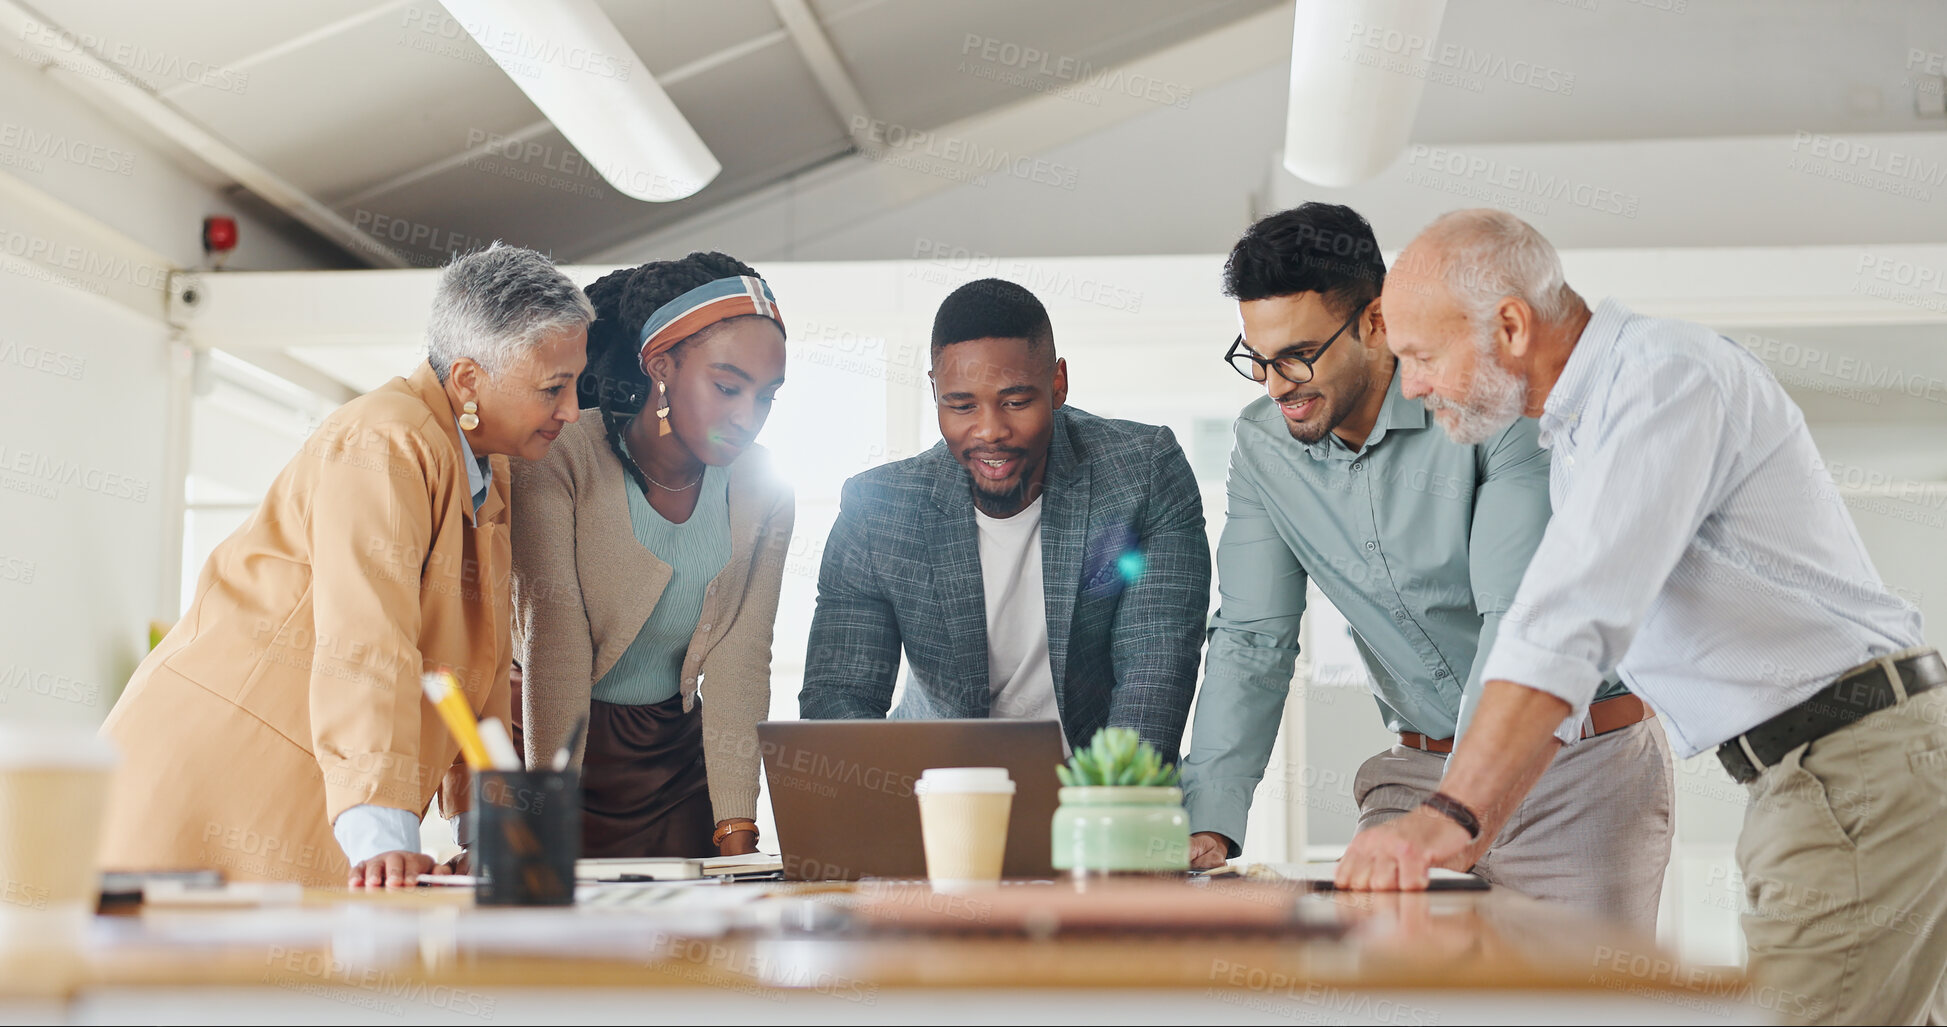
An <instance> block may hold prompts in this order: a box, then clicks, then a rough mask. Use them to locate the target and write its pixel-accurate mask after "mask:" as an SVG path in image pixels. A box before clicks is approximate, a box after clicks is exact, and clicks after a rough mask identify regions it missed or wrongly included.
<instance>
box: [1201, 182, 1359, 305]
mask: <svg viewBox="0 0 1947 1027" xmlns="http://www.w3.org/2000/svg"><path fill="white" fill-rule="evenodd" d="M1385 284H1386V261H1385V259H1384V258H1382V257H1381V256H1380V255H1379V241H1378V240H1377V239H1375V238H1374V237H1373V234H1372V226H1371V225H1370V224H1367V223H1366V219H1365V218H1363V217H1361V216H1359V212H1358V211H1356V210H1353V209H1352V208H1351V207H1345V206H1341V205H1339V204H1336V203H1306V204H1303V205H1301V206H1297V207H1293V208H1292V209H1290V210H1283V211H1279V212H1278V213H1276V214H1272V215H1270V216H1269V217H1266V218H1264V219H1262V220H1260V221H1259V222H1258V223H1257V224H1254V225H1252V226H1251V228H1250V231H1248V232H1245V233H1244V237H1243V238H1242V239H1239V240H1237V245H1236V246H1234V247H1232V248H1231V251H1230V259H1228V260H1226V261H1224V295H1226V296H1229V297H1231V298H1232V299H1237V300H1243V301H1247V302H1248V301H1250V300H1261V299H1268V298H1270V297H1273V296H1292V295H1296V294H1298V293H1301V292H1315V293H1318V294H1320V295H1321V296H1322V297H1323V298H1324V300H1325V303H1326V306H1327V308H1328V309H1330V310H1332V311H1333V312H1334V313H1336V314H1338V315H1340V316H1341V317H1343V316H1345V315H1348V314H1350V313H1351V312H1352V311H1354V310H1358V309H1362V308H1364V307H1365V306H1367V305H1368V304H1370V303H1371V302H1372V301H1373V300H1375V299H1378V298H1379V290H1380V287H1381V286H1384V285H1385ZM1352 336H1353V338H1358V337H1359V326H1358V325H1357V324H1356V323H1355V324H1354V325H1353V326H1352Z"/></svg>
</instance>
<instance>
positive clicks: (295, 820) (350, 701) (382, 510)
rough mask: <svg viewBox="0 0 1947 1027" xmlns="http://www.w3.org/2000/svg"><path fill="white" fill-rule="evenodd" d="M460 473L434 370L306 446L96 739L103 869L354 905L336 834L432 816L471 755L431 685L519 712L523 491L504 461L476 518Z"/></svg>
mask: <svg viewBox="0 0 1947 1027" xmlns="http://www.w3.org/2000/svg"><path fill="white" fill-rule="evenodd" d="M462 459H463V458H462V457H461V455H460V439H459V430H458V428H456V427H455V425H454V423H453V410H452V407H451V405H450V404H448V402H447V399H446V392H445V390H444V389H442V388H441V387H440V384H439V382H438V381H437V380H436V379H435V378H434V376H433V371H432V368H431V367H430V366H428V365H426V364H423V363H422V364H421V365H420V366H419V369H418V370H416V371H414V372H413V374H412V376H411V377H410V378H395V379H393V380H392V381H391V382H389V383H387V384H386V385H383V386H380V387H379V388H378V389H375V390H373V391H372V392H370V393H367V394H365V395H363V396H360V397H358V398H357V399H354V400H352V401H351V402H349V403H347V404H345V405H344V406H342V407H340V408H339V409H338V410H337V411H336V412H334V413H333V414H332V415H331V416H330V417H329V418H328V419H327V420H326V421H325V422H324V424H323V425H322V426H320V427H319V428H318V430H317V432H316V433H314V434H313V435H312V436H311V438H310V439H308V440H307V441H306V442H305V444H304V447H303V449H302V451H300V452H299V453H298V455H297V456H296V457H295V458H294V459H292V461H291V462H290V464H289V465H287V466H286V467H285V468H284V470H283V471H282V472H281V473H280V474H278V476H277V479H276V480H275V481H274V482H272V484H271V487H270V491H269V494H267V495H266V496H265V497H264V501H263V504H262V505H261V506H259V507H258V508H257V511H256V513H254V514H252V515H251V517H250V519H249V520H248V521H246V522H245V523H244V525H243V526H242V527H240V528H238V529H237V531H236V532H235V533H234V534H232V535H231V536H230V537H229V538H227V539H225V540H224V541H223V542H222V544H220V545H218V546H217V547H216V550H215V551H214V552H212V553H211V554H210V559H209V562H208V563H207V564H205V565H204V567H203V572H202V575H201V576H200V577H199V578H198V580H197V583H196V598H195V600H194V601H193V602H192V603H191V604H190V607H189V611H188V612H187V613H185V614H184V615H183V618H182V620H181V621H179V622H178V623H177V624H176V626H175V628H173V629H172V630H171V631H170V632H169V634H168V636H167V637H165V638H164V639H163V640H162V643H161V644H160V645H158V646H157V647H156V649H155V651H154V652H152V653H150V654H149V656H148V658H147V659H145V660H143V661H142V665H141V666H140V667H138V668H137V669H136V671H135V676H134V677H133V678H132V679H131V680H130V681H129V684H128V688H127V690H126V691H124V692H123V693H122V696H121V699H120V700H119V701H117V702H116V704H115V708H114V710H113V711H111V712H110V713H109V715H108V720H107V722H106V723H105V724H104V725H103V727H102V732H103V734H105V735H106V736H107V737H108V738H109V739H110V740H112V741H113V742H114V743H115V744H116V746H117V747H119V748H120V749H121V752H122V759H123V763H122V767H121V770H120V771H119V772H118V773H117V775H116V780H115V785H114V788H113V791H112V793H111V797H110V801H109V808H108V821H107V825H106V829H105V833H104V837H103V845H102V860H103V865H104V866H105V867H107V868H110V869H162V868H185V867H214V868H218V869H221V870H223V871H225V872H227V873H228V874H229V875H230V876H231V877H232V878H235V879H241V880H264V879H280V880H299V881H305V882H308V883H314V884H321V885H328V886H340V885H342V884H343V883H344V881H345V877H346V874H347V872H348V870H349V868H348V866H347V865H346V861H345V855H344V853H343V852H342V851H341V850H340V849H339V848H338V845H337V842H336V841H335V840H334V839H333V837H332V834H331V823H332V821H333V820H334V819H336V818H337V816H338V814H340V813H342V812H343V811H345V810H346V809H348V808H350V807H352V806H356V805H359V804H362V803H371V804H375V805H379V806H389V807H392V808H395V809H403V810H409V811H411V812H413V813H414V814H419V815H423V814H424V813H425V811H426V809H427V806H428V804H429V802H430V801H431V799H432V797H433V794H434V792H435V790H437V789H438V788H439V786H440V784H441V780H442V778H443V777H444V775H445V774H446V773H447V771H448V769H449V768H451V767H453V766H454V765H455V762H456V758H457V756H458V752H459V747H458V744H457V743H456V742H454V740H453V739H452V737H451V736H450V735H448V734H447V731H446V728H445V726H444V724H443V723H442V722H441V721H440V719H439V716H438V714H437V713H435V712H434V711H433V709H432V707H431V706H430V705H429V704H428V703H427V702H426V700H425V698H424V696H423V694H422V693H421V691H420V685H419V677H420V674H421V672H422V670H423V669H426V668H429V667H432V666H434V665H445V666H448V667H451V668H452V669H453V670H454V672H455V673H456V674H457V675H458V676H459V679H460V682H461V684H462V686H463V688H464V689H465V692H466V696H467V700H468V702H469V703H471V704H472V706H473V708H474V710H475V711H477V712H478V713H480V714H481V715H483V716H496V717H500V718H502V719H503V720H504V719H506V717H507V713H508V698H507V695H508V692H507V668H508V659H509V656H508V654H509V648H510V647H509V639H508V624H509V619H510V616H511V608H510V605H509V594H508V584H507V574H508V566H509V556H508V544H509V543H508V537H507V513H508V502H507V498H508V490H509V484H510V483H509V477H510V476H509V474H508V471H507V461H506V458H505V457H499V456H496V457H492V458H490V459H491V465H490V466H492V468H493V485H492V487H491V489H490V490H489V494H488V496H487V499H486V502H485V503H484V504H483V505H482V506H481V507H480V512H479V516H478V518H477V520H476V518H475V515H474V511H473V501H472V497H471V495H470V493H469V490H468V486H467V474H466V468H465V467H463V466H462ZM463 778H464V775H463V774H460V775H456V776H455V784H456V786H457V785H458V783H459V782H460V781H461V780H463ZM452 797H453V796H452V794H451V793H449V802H448V803H447V805H449V806H451V805H453V803H452V802H451V801H450V800H451V799H452Z"/></svg>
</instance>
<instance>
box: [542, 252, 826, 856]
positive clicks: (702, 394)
mask: <svg viewBox="0 0 1947 1027" xmlns="http://www.w3.org/2000/svg"><path fill="white" fill-rule="evenodd" d="M588 297H589V299H590V300H591V301H592V302H593V303H594V304H595V311H596V315H597V318H596V321H595V323H594V324H593V325H591V326H590V327H589V341H588V373H587V375H586V376H584V378H583V379H582V397H583V405H584V406H594V407H598V408H599V409H600V412H601V416H600V417H588V418H583V419H582V420H581V421H580V423H578V424H574V425H570V426H569V427H568V428H567V430H565V431H563V432H562V434H561V438H560V440H559V441H558V442H557V443H556V444H555V446H554V448H553V449H552V450H551V451H550V452H549V453H548V456H547V458H546V459H544V460H537V461H533V462H530V463H522V464H519V465H517V466H516V467H515V468H514V472H513V475H514V496H513V504H514V510H515V513H514V528H513V548H514V557H513V559H514V635H515V641H514V652H515V655H516V657H517V658H518V659H519V662H520V664H521V668H522V685H521V697H520V701H519V703H518V704H517V710H516V713H517V716H518V717H519V719H520V720H521V727H522V734H523V738H522V745H523V748H524V749H525V750H526V757H527V762H528V765H529V766H545V765H547V764H548V763H549V762H550V761H551V760H552V759H553V758H554V756H555V753H556V750H558V749H559V748H561V747H563V746H564V745H565V744H568V742H569V739H570V736H571V735H572V734H573V732H574V725H575V723H576V722H577V721H578V720H579V719H580V718H581V717H582V716H583V715H586V716H587V717H588V718H589V723H588V730H587V733H586V736H585V739H584V741H583V742H582V744H581V745H580V746H579V747H578V751H576V752H575V753H574V754H573V762H574V763H575V764H577V765H579V766H580V769H581V784H582V807H583V808H582V837H583V842H582V854H583V855H584V856H590V857H605V856H609V857H613V856H706V855H716V854H723V855H734V854H739V853H746V852H753V851H756V847H757V826H756V824H755V822H754V821H753V820H752V817H753V816H754V815H755V813H756V806H757V788H758V785H757V779H758V755H757V722H758V721H760V720H762V719H764V717H765V716H766V715H767V714H768V713H769V710H770V694H771V684H770V673H771V628H772V625H773V622H774V621H775V620H776V617H777V604H778V590H779V587H780V585H781V582H782V580H783V575H784V558H785V551H786V549H787V548H788V546H789V544H790V540H791V524H792V516H793V512H794V507H793V500H792V493H791V490H790V487H789V486H788V485H786V484H785V483H783V482H782V481H780V480H778V479H777V478H776V477H775V476H774V475H773V474H772V473H771V470H770V463H769V459H768V454H767V453H766V452H765V451H764V450H763V449H762V447H758V446H756V445H754V443H755V440H756V438H757V433H758V432H759V431H761V430H762V429H763V427H764V422H765V419H766V418H768V417H769V416H770V412H771V404H772V403H773V402H774V401H775V400H776V398H777V390H778V387H779V386H780V385H782V384H783V383H784V321H783V319H782V317H781V316H780V315H779V313H778V309H777V302H776V300H775V298H773V297H772V295H771V290H770V287H769V286H768V285H766V284H765V283H764V280H763V279H762V278H760V277H758V275H757V272H755V271H753V270H751V269H750V268H749V267H747V266H745V265H744V264H742V263H739V262H738V261H736V260H734V259H732V258H730V257H727V256H725V255H723V254H721V253H692V254H690V255H689V256H687V257H684V258H683V259H681V260H671V261H657V262H654V263H649V264H644V265H642V266H641V267H637V268H631V269H628V270H623V271H616V272H614V273H612V274H609V275H607V276H605V277H603V278H602V279H601V280H600V281H597V282H596V283H595V284H593V285H591V286H589V287H588Z"/></svg>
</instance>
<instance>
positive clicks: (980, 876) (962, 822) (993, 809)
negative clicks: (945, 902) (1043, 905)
mask: <svg viewBox="0 0 1947 1027" xmlns="http://www.w3.org/2000/svg"><path fill="white" fill-rule="evenodd" d="M913 794H914V795H917V796H918V797H919V830H920V837H921V840H922V841H923V842H925V845H926V876H927V878H928V879H929V880H930V881H932V883H933V887H934V888H935V889H937V890H940V891H965V890H970V889H977V888H984V887H992V886H993V885H994V884H995V883H996V882H998V881H999V880H1000V878H1001V859H1002V857H1003V856H1005V855H1006V853H1007V815H1008V811H1009V809H1010V808H1011V807H1012V806H1013V804H1014V782H1013V781H1012V780H1010V779H1009V778H1008V776H1007V768H1005V767H934V768H932V769H930V770H926V771H924V772H922V773H921V774H920V776H919V781H918V783H917V784H915V785H914V786H913Z"/></svg>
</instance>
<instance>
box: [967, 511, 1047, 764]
mask: <svg viewBox="0 0 1947 1027" xmlns="http://www.w3.org/2000/svg"><path fill="white" fill-rule="evenodd" d="M974 521H975V523H976V524H978V525H979V528H980V577H981V581H982V583H983V586H984V590H985V591H986V593H987V597H986V598H987V690H988V692H987V694H988V695H989V697H990V698H991V700H992V702H991V705H990V707H989V712H990V715H991V716H994V717H999V718H1004V719H1008V720H1054V721H1059V720H1060V719H1061V714H1060V712H1059V710H1058V709H1057V707H1056V704H1055V675H1054V671H1053V670H1052V669H1050V667H1049V666H1048V606H1047V602H1046V600H1045V599H1044V598H1043V596H1042V592H1041V500H1039V499H1036V500H1035V501H1034V502H1032V503H1030V504H1028V506H1027V508H1026V509H1024V510H1022V511H1021V512H1020V513H1017V514H1015V515H1014V516H1012V517H1007V518H1000V517H989V516H987V515H986V514H984V513H982V512H980V510H979V509H978V508H976V509H975V510H974ZM1061 744H1062V750H1063V752H1064V753H1066V751H1067V749H1068V740H1067V739H1066V738H1063V739H1062V743H1061Z"/></svg>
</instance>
